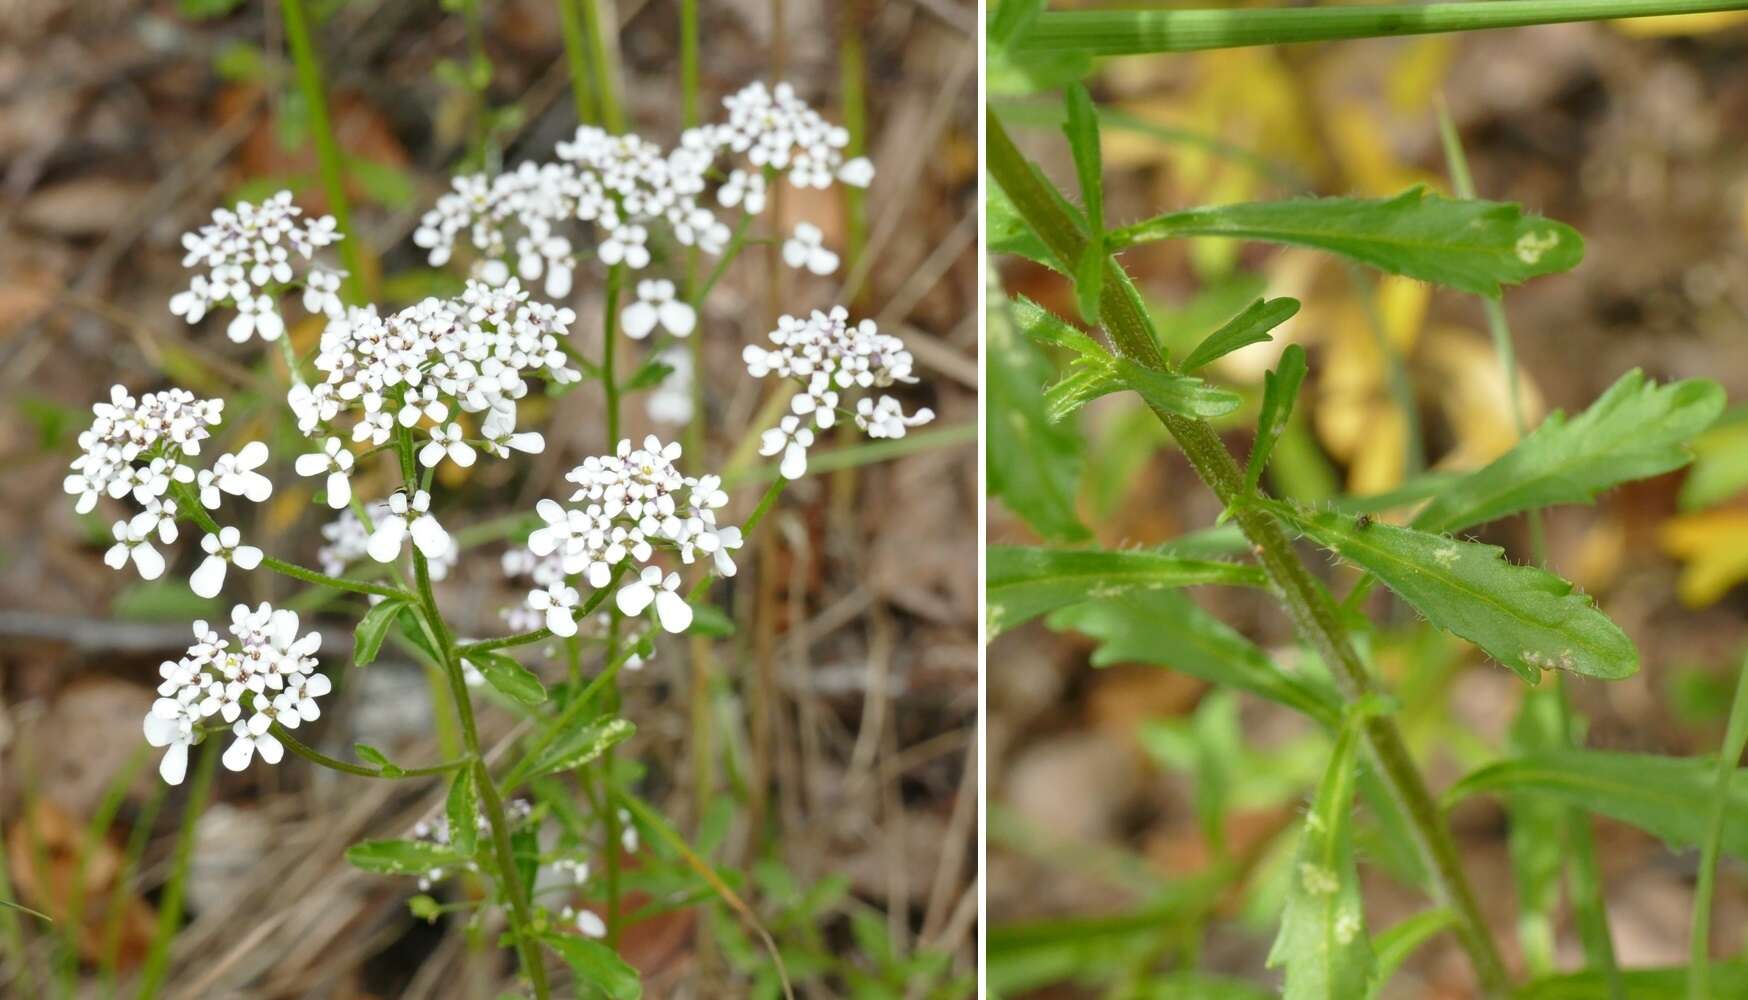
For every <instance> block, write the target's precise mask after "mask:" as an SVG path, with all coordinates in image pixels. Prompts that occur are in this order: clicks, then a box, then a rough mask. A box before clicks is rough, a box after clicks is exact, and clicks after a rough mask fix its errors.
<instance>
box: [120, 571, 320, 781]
mask: <svg viewBox="0 0 1748 1000" xmlns="http://www.w3.org/2000/svg"><path fill="white" fill-rule="evenodd" d="M320 645H321V636H320V635H318V634H316V633H314V632H310V633H307V634H305V635H302V636H300V635H298V621H297V613H296V612H294V611H284V610H277V611H276V610H274V609H273V608H272V607H271V606H269V605H267V604H262V605H260V606H259V607H256V608H253V609H251V608H250V607H249V606H248V605H247V604H239V605H237V606H236V607H235V608H232V609H231V625H230V638H225V637H224V636H221V635H219V633H218V632H217V631H216V630H214V629H212V628H210V627H208V625H207V623H206V622H204V621H197V622H195V623H194V644H193V645H191V646H189V647H188V652H187V653H184V654H183V655H182V658H181V659H178V660H168V661H165V663H164V664H163V666H161V667H160V668H159V674H160V675H161V676H162V677H163V678H164V680H163V683H162V684H159V685H158V695H159V697H158V700H157V701H155V702H153V704H152V708H151V711H150V712H148V713H147V714H146V719H145V731H146V741H147V742H148V743H150V744H151V745H152V746H155V747H165V748H166V749H165V751H164V757H163V760H162V761H160V763H159V765H158V773H159V774H160V775H162V776H163V778H164V780H165V781H167V782H169V783H170V784H172V785H178V784H181V783H182V778H183V776H184V775H185V774H186V773H187V771H188V748H189V747H190V746H192V745H193V744H194V743H196V742H198V741H199V740H200V739H202V738H203V736H204V733H203V732H202V731H201V726H202V724H203V723H205V722H206V721H207V720H209V719H211V718H213V717H214V716H217V717H218V718H219V719H220V720H222V721H223V722H225V723H227V724H229V725H230V726H231V730H232V732H233V733H234V734H235V736H236V739H235V741H234V742H232V743H231V745H230V747H228V748H227V749H226V750H225V754H224V757H223V760H224V765H225V767H228V768H230V769H231V770H233V771H241V770H243V769H244V768H246V767H248V766H249V762H250V761H251V760H253V759H254V757H255V755H256V754H257V753H259V754H260V755H261V759H262V760H265V761H266V762H267V763H269V764H277V763H279V760H280V758H281V757H282V756H284V754H285V746H284V744H282V743H280V742H279V740H278V739H277V738H275V737H274V735H273V733H272V732H270V731H269V730H270V729H271V727H272V725H273V723H275V722H277V723H279V724H280V725H281V726H284V727H285V728H287V729H296V728H297V727H298V725H299V724H300V723H302V722H305V721H309V720H312V719H316V718H320V717H321V709H320V708H319V707H318V706H317V705H316V699H317V698H319V697H321V696H323V695H325V694H327V693H328V692H329V691H330V690H331V689H332V688H331V685H330V684H329V682H328V678H327V676H326V675H324V674H319V673H316V658H315V652H316V648H317V647H318V646H320Z"/></svg>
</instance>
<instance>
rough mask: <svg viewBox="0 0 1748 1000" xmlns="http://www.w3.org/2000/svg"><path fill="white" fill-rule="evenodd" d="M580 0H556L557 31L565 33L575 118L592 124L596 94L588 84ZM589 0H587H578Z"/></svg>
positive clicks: (586, 44)
mask: <svg viewBox="0 0 1748 1000" xmlns="http://www.w3.org/2000/svg"><path fill="white" fill-rule="evenodd" d="M578 2H579V0H558V23H559V31H560V33H561V34H563V35H564V55H565V62H566V63H567V64H568V65H569V66H570V75H571V96H572V98H573V99H574V100H575V101H576V104H577V121H579V122H582V123H583V124H584V125H594V124H596V123H598V122H599V121H600V120H601V111H600V109H599V108H597V107H595V95H594V92H593V91H592V90H591V89H590V85H589V41H588V38H587V36H585V34H584V33H583V20H582V15H581V13H580V12H579V11H578V10H577V4H578ZM580 2H582V3H588V2H589V0H580Z"/></svg>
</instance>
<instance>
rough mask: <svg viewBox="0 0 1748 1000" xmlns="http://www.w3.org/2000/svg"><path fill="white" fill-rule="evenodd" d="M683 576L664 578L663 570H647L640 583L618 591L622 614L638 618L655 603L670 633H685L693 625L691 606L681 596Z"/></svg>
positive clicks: (636, 580)
mask: <svg viewBox="0 0 1748 1000" xmlns="http://www.w3.org/2000/svg"><path fill="white" fill-rule="evenodd" d="M679 589H680V575H679V574H678V573H669V574H667V575H666V576H665V577H664V576H663V575H662V571H661V569H660V567H657V566H645V567H644V568H643V572H642V573H641V574H640V575H639V576H638V578H637V579H635V580H633V581H632V582H630V583H628V584H626V585H625V586H623V587H620V588H619V593H618V594H616V595H614V601H615V603H617V604H618V605H619V610H620V611H622V612H624V613H625V614H626V615H628V616H630V617H633V618H635V617H637V616H638V615H640V614H642V613H643V610H644V609H645V608H647V607H649V606H650V604H651V603H652V602H653V603H654V604H655V609H656V618H657V619H658V620H659V621H660V622H661V625H662V628H663V629H666V630H667V631H669V632H676V633H677V632H684V631H686V629H687V628H688V627H690V626H691V624H692V606H691V605H690V604H687V603H686V599H685V598H684V597H681V596H680V595H679Z"/></svg>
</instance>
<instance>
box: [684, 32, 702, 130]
mask: <svg viewBox="0 0 1748 1000" xmlns="http://www.w3.org/2000/svg"><path fill="white" fill-rule="evenodd" d="M698 121H699V119H698V0H680V124H681V126H682V127H684V128H691V127H693V126H694V125H697V124H698Z"/></svg>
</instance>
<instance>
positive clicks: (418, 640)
mask: <svg viewBox="0 0 1748 1000" xmlns="http://www.w3.org/2000/svg"><path fill="white" fill-rule="evenodd" d="M395 631H396V632H399V633H400V636H401V638H402V639H405V640H406V641H407V642H408V643H410V644H411V645H412V647H413V648H414V649H416V650H418V651H419V654H420V655H421V656H423V657H425V662H427V663H430V664H433V665H437V666H441V665H442V663H443V655H442V654H441V653H439V652H437V649H436V647H434V646H432V645H431V637H430V636H428V635H426V634H425V629H424V626H423V623H422V622H421V621H420V619H419V615H418V612H416V611H414V610H413V606H412V605H411V604H403V605H401V610H400V613H399V614H397V615H395Z"/></svg>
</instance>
